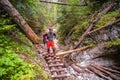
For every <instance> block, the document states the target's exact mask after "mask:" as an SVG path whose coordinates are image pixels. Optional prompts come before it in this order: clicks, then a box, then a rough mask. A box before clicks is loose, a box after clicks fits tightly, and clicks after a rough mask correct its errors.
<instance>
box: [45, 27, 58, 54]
mask: <svg viewBox="0 0 120 80" xmlns="http://www.w3.org/2000/svg"><path fill="white" fill-rule="evenodd" d="M55 38H56V34H55V33H54V32H53V29H51V28H50V29H49V32H48V33H47V52H48V54H49V53H50V47H51V48H52V50H53V54H54V55H56V52H55V45H54V39H55Z"/></svg>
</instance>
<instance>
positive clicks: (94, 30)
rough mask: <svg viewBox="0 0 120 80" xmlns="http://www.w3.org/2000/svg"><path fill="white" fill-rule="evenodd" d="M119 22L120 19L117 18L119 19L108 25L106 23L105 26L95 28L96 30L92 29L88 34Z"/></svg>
mask: <svg viewBox="0 0 120 80" xmlns="http://www.w3.org/2000/svg"><path fill="white" fill-rule="evenodd" d="M119 22H120V19H117V20H115V21H114V22H112V23H110V24H107V25H105V26H102V27H100V28H97V29H95V30H92V31H90V32H88V34H92V33H94V32H97V31H99V30H101V29H103V28H106V27H109V26H111V25H114V24H116V23H119Z"/></svg>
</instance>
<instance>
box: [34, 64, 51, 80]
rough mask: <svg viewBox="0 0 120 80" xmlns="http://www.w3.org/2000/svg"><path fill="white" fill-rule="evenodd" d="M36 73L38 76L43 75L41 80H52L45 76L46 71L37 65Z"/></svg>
mask: <svg viewBox="0 0 120 80" xmlns="http://www.w3.org/2000/svg"><path fill="white" fill-rule="evenodd" d="M35 71H36V72H37V75H39V74H41V78H42V79H43V80H50V78H49V77H48V76H47V75H46V74H45V72H44V70H43V69H42V68H41V67H40V66H39V65H37V64H36V65H35Z"/></svg>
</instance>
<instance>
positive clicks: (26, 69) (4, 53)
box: [0, 47, 35, 80]
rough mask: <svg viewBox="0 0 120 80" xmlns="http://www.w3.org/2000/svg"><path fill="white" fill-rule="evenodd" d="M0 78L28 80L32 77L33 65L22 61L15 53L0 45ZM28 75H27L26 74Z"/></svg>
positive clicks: (2, 79)
mask: <svg viewBox="0 0 120 80" xmlns="http://www.w3.org/2000/svg"><path fill="white" fill-rule="evenodd" d="M0 55H1V56H0V79H1V80H19V79H20V78H21V77H23V76H24V78H23V79H20V80H30V79H32V78H34V76H35V72H34V71H33V67H34V66H33V65H31V64H28V63H25V62H23V60H21V59H20V58H19V57H18V55H17V54H15V53H14V52H13V51H12V50H10V49H8V47H5V48H2V47H0ZM27 75H29V77H28V76H27Z"/></svg>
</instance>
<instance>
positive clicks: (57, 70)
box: [50, 68, 66, 72]
mask: <svg viewBox="0 0 120 80" xmlns="http://www.w3.org/2000/svg"><path fill="white" fill-rule="evenodd" d="M64 70H66V68H61V69H52V70H50V71H51V72H54V71H56V72H59V71H64Z"/></svg>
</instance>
